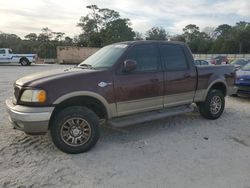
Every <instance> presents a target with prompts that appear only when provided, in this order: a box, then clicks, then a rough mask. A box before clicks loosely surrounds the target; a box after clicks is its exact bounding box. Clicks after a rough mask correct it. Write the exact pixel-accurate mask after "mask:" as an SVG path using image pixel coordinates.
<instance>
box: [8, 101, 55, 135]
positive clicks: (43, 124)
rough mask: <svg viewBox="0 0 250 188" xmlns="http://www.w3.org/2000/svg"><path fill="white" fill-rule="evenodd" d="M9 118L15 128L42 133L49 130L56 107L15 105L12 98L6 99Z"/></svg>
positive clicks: (31, 132)
mask: <svg viewBox="0 0 250 188" xmlns="http://www.w3.org/2000/svg"><path fill="white" fill-rule="evenodd" d="M6 106H7V111H8V114H9V120H10V122H11V123H12V125H13V126H14V128H16V129H18V130H21V131H24V132H26V133H28V134H40V133H45V132H47V131H48V127H49V120H50V117H51V114H52V112H53V110H54V107H27V106H22V105H14V104H13V102H12V99H11V98H10V99H7V100H6Z"/></svg>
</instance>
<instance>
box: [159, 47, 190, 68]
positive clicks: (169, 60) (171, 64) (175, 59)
mask: <svg viewBox="0 0 250 188" xmlns="http://www.w3.org/2000/svg"><path fill="white" fill-rule="evenodd" d="M161 54H162V60H163V62H164V64H165V67H166V69H167V70H170V71H171V70H186V69H188V64H187V61H186V56H185V54H184V51H183V49H182V47H181V46H180V45H175V44H168V45H162V46H161Z"/></svg>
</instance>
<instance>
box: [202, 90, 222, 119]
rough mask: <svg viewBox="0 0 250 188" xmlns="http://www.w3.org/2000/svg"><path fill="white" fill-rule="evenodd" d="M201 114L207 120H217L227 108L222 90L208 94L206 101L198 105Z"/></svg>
mask: <svg viewBox="0 0 250 188" xmlns="http://www.w3.org/2000/svg"><path fill="white" fill-rule="evenodd" d="M198 107H199V111H200V114H201V115H202V116H203V117H205V118H207V119H217V118H219V117H220V116H221V114H222V113H223V111H224V108H225V96H224V94H223V93H222V91H220V90H216V89H214V90H211V91H209V92H208V95H207V97H206V100H205V101H204V102H202V103H199V105H198Z"/></svg>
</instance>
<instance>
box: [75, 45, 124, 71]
mask: <svg viewBox="0 0 250 188" xmlns="http://www.w3.org/2000/svg"><path fill="white" fill-rule="evenodd" d="M127 46H128V45H126V44H113V45H109V46H105V47H103V48H101V49H100V50H98V51H97V52H96V53H94V54H93V55H91V56H90V57H88V58H87V59H86V60H84V61H83V62H82V63H80V64H79V65H78V67H85V68H93V69H98V68H110V67H112V66H113V65H114V64H115V62H116V61H117V60H118V59H119V57H120V56H121V55H122V53H123V52H124V51H125V50H126V48H127Z"/></svg>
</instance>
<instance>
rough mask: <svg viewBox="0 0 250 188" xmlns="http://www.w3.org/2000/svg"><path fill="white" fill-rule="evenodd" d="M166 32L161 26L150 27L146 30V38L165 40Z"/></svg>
mask: <svg viewBox="0 0 250 188" xmlns="http://www.w3.org/2000/svg"><path fill="white" fill-rule="evenodd" d="M167 36H168V33H167V32H166V30H165V29H164V28H162V27H152V28H151V29H149V30H148V31H147V32H146V40H166V38H167Z"/></svg>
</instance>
